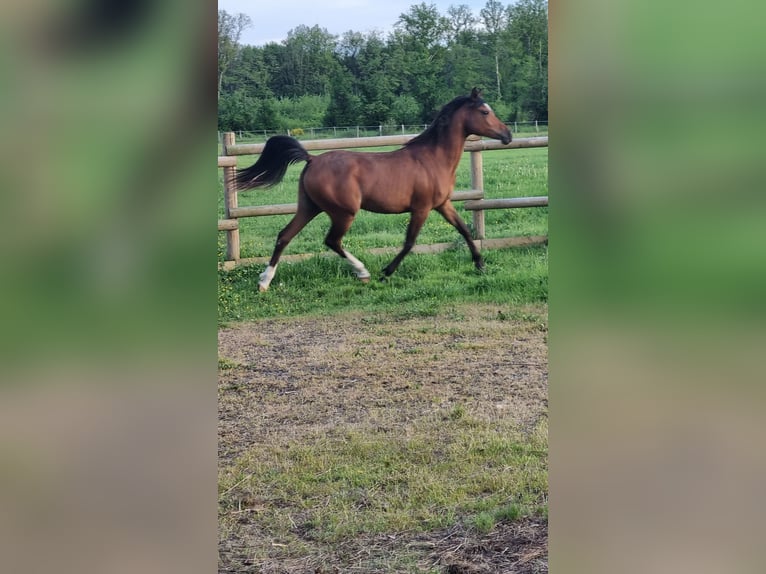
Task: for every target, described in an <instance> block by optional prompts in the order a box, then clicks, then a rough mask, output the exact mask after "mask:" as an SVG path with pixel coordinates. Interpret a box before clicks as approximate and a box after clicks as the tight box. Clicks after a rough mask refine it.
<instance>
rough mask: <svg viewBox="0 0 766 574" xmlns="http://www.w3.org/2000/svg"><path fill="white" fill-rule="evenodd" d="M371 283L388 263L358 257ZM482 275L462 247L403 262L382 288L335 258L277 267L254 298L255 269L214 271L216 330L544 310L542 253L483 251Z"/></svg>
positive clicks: (545, 282) (544, 256) (259, 268)
mask: <svg viewBox="0 0 766 574" xmlns="http://www.w3.org/2000/svg"><path fill="white" fill-rule="evenodd" d="M361 257H362V258H363V259H364V261H365V263H366V264H367V266H368V268H369V269H370V272H371V273H373V276H376V275H377V274H379V273H380V270H381V269H382V268H383V267H384V266H385V265H386V264H387V263H388V261H389V260H390V259H391V256H390V255H383V256H373V255H368V254H364V255H362V256H361ZM484 257H485V261H486V265H487V271H486V272H485V273H479V272H478V271H476V269H475V268H474V266H473V264H472V262H471V258H470V255H469V253H468V250H467V249H466V248H465V247H461V248H459V249H454V250H449V251H446V252H444V253H441V254H438V255H422V254H411V255H409V256H408V257H407V258H406V259H405V260H404V262H403V263H402V265H401V266H400V268H399V270H398V271H397V272H396V273H394V275H392V276H391V277H390V278H389V279H388V280H387V281H386V282H379V281H377V280H373V281H371V282H370V283H368V284H363V283H361V282H359V281H358V280H356V278H355V277H354V276H353V274H352V273H351V270H350V268H349V266H348V264H347V263H346V262H345V261H343V260H342V259H340V258H339V257H315V258H312V259H309V260H307V261H302V262H298V263H288V262H284V263H282V264H280V266H279V269H278V270H277V275H276V277H275V279H274V281H273V282H272V284H271V288H270V289H269V291H267V292H266V293H259V292H258V285H257V284H258V275H259V274H260V272H261V271H262V266H242V267H238V268H236V269H234V270H232V271H228V272H227V271H219V272H218V273H219V283H218V313H219V320H220V321H222V322H229V321H243V320H253V319H258V318H265V317H275V316H293V315H304V314H326V313H333V312H340V311H347V310H349V309H358V310H364V311H367V312H370V313H374V312H387V313H392V314H394V315H395V316H400V317H402V318H407V317H418V316H420V317H423V316H432V315H435V314H436V313H437V312H439V311H440V310H441V309H442V308H444V307H449V306H451V305H454V304H457V303H460V302H487V303H498V304H510V305H513V306H516V305H523V304H528V303H541V302H546V301H547V298H548V250H547V247H546V246H538V247H528V248H513V249H497V250H488V251H485V253H484Z"/></svg>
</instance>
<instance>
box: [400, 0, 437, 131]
mask: <svg viewBox="0 0 766 574" xmlns="http://www.w3.org/2000/svg"><path fill="white" fill-rule="evenodd" d="M448 29H449V22H448V21H447V19H446V18H444V17H443V16H441V15H440V14H439V11H438V10H437V9H436V6H435V5H433V4H430V5H429V4H425V3H421V4H417V5H415V6H412V7H410V10H409V11H408V12H406V13H404V14H401V15H400V16H399V20H398V21H397V23H396V25H395V29H394V33H393V34H392V35H391V36H390V37H389V52H390V66H391V70H392V73H393V74H394V75H395V77H396V78H397V79H398V81H399V85H400V92H399V94H397V95H400V94H402V93H406V94H410V95H412V96H413V97H415V99H416V100H417V101H418V102H419V103H420V105H421V106H422V109H423V111H424V114H426V115H425V117H423V118H422V119H423V120H424V121H427V120H430V119H431V118H430V117H429V116H430V113H432V112H435V111H437V110H438V108H439V106H440V105H441V104H443V103H444V100H445V98H446V97H447V94H448V93H449V92H448V90H447V88H446V87H445V86H444V83H443V82H442V81H441V79H442V78H443V73H444V62H445V55H446V52H447V31H448Z"/></svg>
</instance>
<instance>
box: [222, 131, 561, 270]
mask: <svg viewBox="0 0 766 574" xmlns="http://www.w3.org/2000/svg"><path fill="white" fill-rule="evenodd" d="M415 135H416V134H412V135H398V136H378V137H362V138H342V139H324V140H308V141H301V145H303V147H305V148H306V149H307V150H309V151H314V150H331V149H350V148H365V147H378V146H402V145H404V144H406V143H407V142H408V141H410V140H411V139H412V138H414V137H415ZM264 146H265V144H263V143H258V144H237V143H236V141H235V138H234V133H233V132H226V133H224V134H223V137H222V146H221V148H222V153H223V155H221V156H218V167H219V168H223V181H224V205H225V214H226V216H225V219H219V220H218V231H225V232H226V261H225V263H224V264H223V265H222V268H224V269H231V268H233V267H234V266H236V265H237V264H238V263H240V262H242V263H250V262H261V260H268V258H256V259H252V260H243V259H240V252H239V251H240V250H239V219H240V218H242V217H261V216H266V215H289V214H293V213H295V212H296V209H297V204H296V203H285V204H280V205H259V206H246V207H240V206H239V204H238V202H237V190H236V187H235V184H234V177H235V176H236V171H237V156H240V155H254V154H259V153H261V152H262V151H263V148H264ZM531 147H548V137H547V136H546V137H533V138H519V139H514V140H513V141H512V142H511V143H510V144H508V145H503V144H502V143H501V142H499V141H495V140H482V139H479V138H474V137H470V138H469V139H468V140H467V141H466V144H465V151H467V152H470V154H471V189H469V190H465V191H454V192H453V193H452V197H451V199H452V201H465V203H464V204H463V207H464V208H465V209H466V210H469V211H471V212H472V215H473V231H474V239H475V240H476V241H477V243H478V244H479V245H478V247H479V248H482V247H504V246H508V245H515V244H516V245H518V244H522V245H523V244H530V243H538V242H541V241H546V240H547V237H546V236H540V237H537V236H535V237H517V238H506V239H504V240H497V239H495V240H487V239H485V227H484V210H486V209H509V208H517V207H540V206H546V205H548V196H538V197H514V198H503V199H484V169H483V161H482V155H481V152H482V151H484V150H497V149H520V148H531ZM448 246H451V244H439V245H431V246H428V245H421V246H417V245H416V246H415V249H413V251H414V252H418V251H431V252H433V251H439V250H442V249H444V248H446V247H448ZM394 250H398V248H396V249H394ZM295 257H305V256H295Z"/></svg>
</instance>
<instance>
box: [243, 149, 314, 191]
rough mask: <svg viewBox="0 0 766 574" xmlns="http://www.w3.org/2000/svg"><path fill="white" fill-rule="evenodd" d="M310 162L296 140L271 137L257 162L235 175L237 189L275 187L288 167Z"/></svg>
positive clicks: (309, 158)
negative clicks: (301, 162) (300, 162)
mask: <svg viewBox="0 0 766 574" xmlns="http://www.w3.org/2000/svg"><path fill="white" fill-rule="evenodd" d="M310 160H311V156H310V155H309V153H308V152H307V151H306V150H305V149H304V147H303V146H302V145H301V144H300V142H299V141H298V140H296V139H294V138H291V137H290V136H274V137H271V138H269V140H268V141H267V142H266V145H265V146H264V148H263V151H262V152H261V157H259V158H258V161H256V162H255V163H254V164H253V165H251V166H250V167H248V168H247V169H243V170H242V171H240V172H238V173H237V189H238V190H240V191H241V190H245V189H253V188H255V187H270V186H272V185H276V184H277V183H279V182H280V181H282V178H283V177H284V176H285V172H286V171H287V166H288V165H290V164H293V163H297V162H299V161H310Z"/></svg>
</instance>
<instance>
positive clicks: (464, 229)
mask: <svg viewBox="0 0 766 574" xmlns="http://www.w3.org/2000/svg"><path fill="white" fill-rule="evenodd" d="M436 211H438V212H439V213H441V214H442V217H444V219H446V220H447V221H448V222H449V223H450V224H452V226H453V227H454V228H455V229H457V230H458V232H460V235H462V236H463V239H465V242H466V243H467V244H468V249H470V250H471V257H472V258H473V264H474V265H476V269H478V270H479V271H484V261H483V260H482V258H481V253H479V250H478V249H477V248H476V244H475V243H474V242H473V238H472V237H471V232H470V231H469V230H468V226H467V225H466V224H465V222H464V221H463V220H462V219H461V218H460V216H459V215H458V213H457V211H456V210H455V206H454V205H452V202H451V201H450V200H449V199H448V200H447V201H445V202H444V203H443V204H441V205H440V206H439V207H437V208H436Z"/></svg>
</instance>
